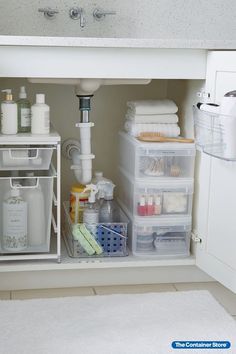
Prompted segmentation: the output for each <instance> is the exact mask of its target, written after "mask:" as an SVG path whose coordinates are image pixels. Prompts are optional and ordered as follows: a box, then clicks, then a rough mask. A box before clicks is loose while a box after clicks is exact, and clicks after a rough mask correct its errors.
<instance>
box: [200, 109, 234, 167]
mask: <svg viewBox="0 0 236 354" xmlns="http://www.w3.org/2000/svg"><path fill="white" fill-rule="evenodd" d="M193 117H194V131H195V139H196V144H197V146H198V147H200V148H201V149H202V150H203V151H204V152H205V153H206V154H208V155H211V156H214V157H217V158H220V159H223V160H228V161H236V139H235V136H236V117H234V116H225V115H221V114H215V113H209V112H205V111H202V110H200V109H199V108H198V107H196V106H193Z"/></svg>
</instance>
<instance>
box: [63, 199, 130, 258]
mask: <svg viewBox="0 0 236 354" xmlns="http://www.w3.org/2000/svg"><path fill="white" fill-rule="evenodd" d="M63 206H64V216H65V221H64V230H63V233H64V239H65V243H66V246H67V250H68V253H69V256H71V257H74V258H84V257H86V258H87V257H89V258H97V257H99V258H101V257H124V256H127V255H128V249H127V228H128V222H129V220H128V218H127V217H126V215H125V214H124V212H123V211H122V210H121V209H120V221H119V222H114V223H98V224H92V225H86V227H87V229H88V230H89V231H90V232H91V233H92V234H93V236H94V238H95V240H96V241H97V242H98V243H99V245H100V246H101V247H102V249H103V253H102V254H101V255H92V256H89V255H88V254H87V253H86V252H85V251H84V250H83V248H82V246H81V245H80V243H79V241H77V240H75V239H74V237H73V232H72V230H73V224H72V222H71V219H70V215H69V203H68V202H64V203H63Z"/></svg>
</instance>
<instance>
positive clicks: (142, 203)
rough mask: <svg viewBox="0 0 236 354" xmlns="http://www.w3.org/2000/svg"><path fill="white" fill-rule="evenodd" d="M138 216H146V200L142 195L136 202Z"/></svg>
mask: <svg viewBox="0 0 236 354" xmlns="http://www.w3.org/2000/svg"><path fill="white" fill-rule="evenodd" d="M138 215H139V216H145V215H146V199H145V196H144V195H141V196H140V198H139V202H138Z"/></svg>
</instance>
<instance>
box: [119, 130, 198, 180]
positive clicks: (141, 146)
mask: <svg viewBox="0 0 236 354" xmlns="http://www.w3.org/2000/svg"><path fill="white" fill-rule="evenodd" d="M119 142H120V146H119V152H120V159H119V161H120V166H121V167H122V168H123V169H124V170H125V172H127V173H129V174H130V175H131V176H132V177H135V178H152V179H157V178H158V179H161V178H165V179H166V178H193V175H194V158H195V144H183V143H146V142H140V141H138V140H137V139H135V138H133V137H131V136H129V135H128V134H126V133H123V132H120V133H119Z"/></svg>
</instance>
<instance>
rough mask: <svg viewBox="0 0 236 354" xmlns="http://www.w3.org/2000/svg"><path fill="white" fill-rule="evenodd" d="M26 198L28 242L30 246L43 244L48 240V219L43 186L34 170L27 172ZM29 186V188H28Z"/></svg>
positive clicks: (25, 183) (25, 182)
mask: <svg viewBox="0 0 236 354" xmlns="http://www.w3.org/2000/svg"><path fill="white" fill-rule="evenodd" d="M26 177H32V178H26V179H25V181H24V185H25V186H24V188H25V189H24V191H25V194H24V199H25V201H26V202H27V205H28V242H29V246H31V247H32V246H35V247H37V246H43V245H45V242H46V231H47V230H46V220H45V207H44V196H43V192H42V189H41V186H40V185H38V186H37V178H35V177H34V173H33V172H28V173H26ZM27 187H28V188H27Z"/></svg>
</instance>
